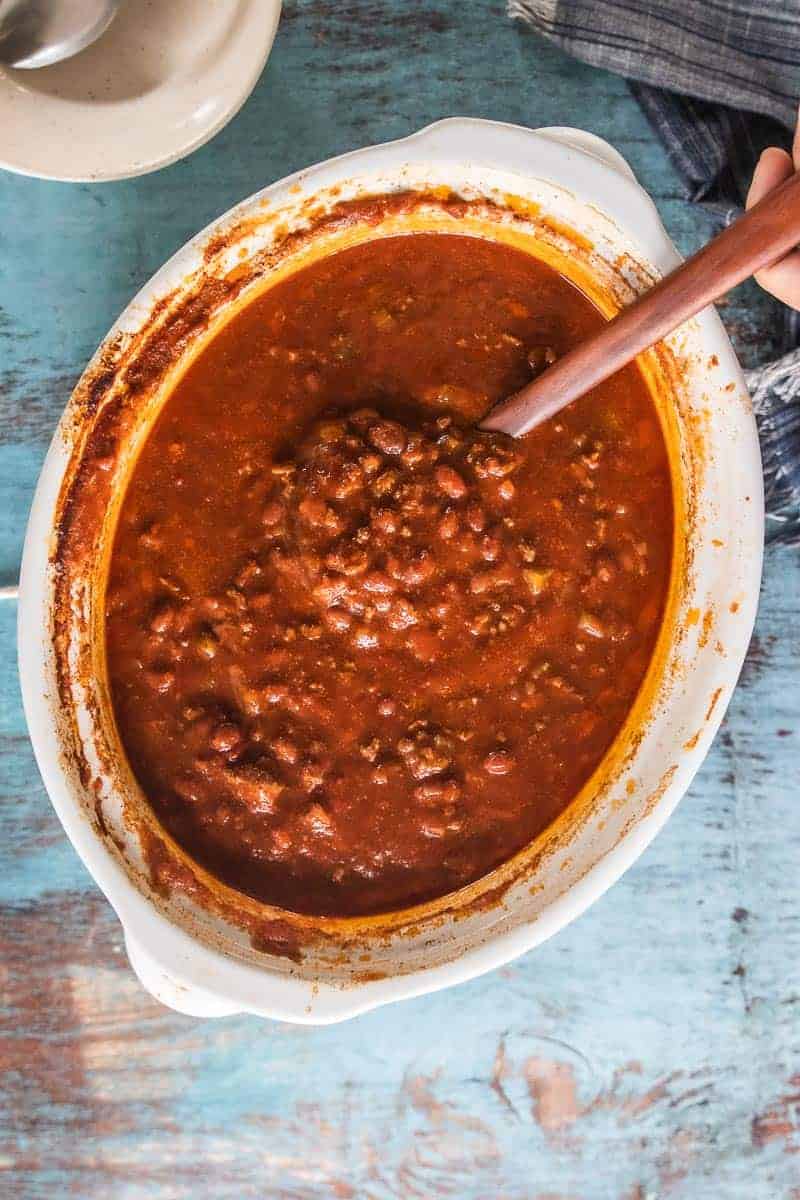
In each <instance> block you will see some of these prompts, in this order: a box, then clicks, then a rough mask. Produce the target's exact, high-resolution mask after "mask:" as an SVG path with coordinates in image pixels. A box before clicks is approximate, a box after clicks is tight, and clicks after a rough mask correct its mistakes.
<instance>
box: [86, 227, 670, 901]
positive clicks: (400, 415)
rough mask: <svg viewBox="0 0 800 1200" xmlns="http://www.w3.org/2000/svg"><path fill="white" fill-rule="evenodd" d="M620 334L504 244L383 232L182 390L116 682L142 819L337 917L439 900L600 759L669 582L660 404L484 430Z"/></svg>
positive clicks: (148, 472) (128, 565) (606, 397)
mask: <svg viewBox="0 0 800 1200" xmlns="http://www.w3.org/2000/svg"><path fill="white" fill-rule="evenodd" d="M602 320H603V318H602V316H601V315H600V314H599V313H598V312H597V310H596V309H595V308H594V307H593V305H592V304H591V303H590V302H589V301H588V300H587V298H586V297H585V296H583V295H582V294H581V293H580V292H579V291H578V290H577V289H576V288H575V287H574V286H573V285H572V284H571V283H569V282H568V281H567V280H565V279H564V278H562V277H561V276H559V275H558V274H556V273H555V272H554V271H553V270H552V269H550V268H549V267H548V266H546V265H544V264H543V263H541V262H540V261H538V260H537V259H535V258H533V257H532V256H530V255H527V254H525V253H523V252H522V251H520V250H517V249H514V248H512V247H509V246H506V245H502V244H500V243H494V242H490V241H487V240H482V239H477V238H470V237H462V236H452V235H445V234H414V235H409V236H405V237H393V238H385V239H377V240H374V241H371V242H367V243H365V244H363V245H359V246H355V247H352V248H350V249H347V250H344V251H341V252H339V253H337V254H334V255H331V256H329V257H328V258H326V259H324V260H322V261H320V262H318V263H315V264H313V265H310V266H308V267H306V268H304V269H302V270H300V271H298V272H297V273H296V274H295V275H293V276H291V277H290V278H288V279H286V280H284V281H283V282H281V283H279V284H277V285H275V286H274V287H272V288H270V289H269V290H267V291H265V292H263V293H262V294H261V295H260V296H259V297H257V298H256V299H255V300H253V301H252V302H251V303H250V304H249V305H247V306H246V307H245V308H244V309H242V310H241V311H240V312H239V313H238V314H237V315H236V316H235V317H234V318H233V319H232V320H231V321H230V322H229V323H228V324H227V326H225V327H224V328H223V329H222V330H221V332H219V333H218V334H217V335H216V337H214V338H213V339H212V341H211V342H210V343H209V345H208V346H207V347H206V348H205V349H204V350H203V351H202V353H201V354H200V355H199V356H198V358H197V359H196V360H195V362H194V363H193V365H192V366H191V367H190V368H189V370H188V371H187V373H186V374H185V375H184V376H183V377H182V378H181V379H180V381H179V382H178V384H177V385H176V386H175V388H174V390H173V391H172V393H171V395H170V396H169V397H168V399H167V401H166V403H165V405H164V408H163V410H162V412H161V414H160V416H159V418H158V420H157V422H156V424H155V426H154V428H153V430H152V432H151V433H150V435H149V437H148V439H147V441H146V444H145V446H144V449H143V451H142V453H141V455H140V458H139V460H138V462H137V464H136V466H135V469H134V471H133V474H132V477H131V480H130V483H129V485H128V488H127V492H126V495H125V498H124V502H123V505H122V511H121V516H120V520H119V526H118V529H117V533H116V539H115V544H114V547H113V553H112V558H111V565H110V572H109V580H108V589H107V613H106V648H107V666H108V676H109V683H110V688H111V694H112V700H113V707H114V713H115V718H116V722H117V726H118V729H119V733H120V736H121V740H122V743H123V745H124V748H125V751H126V753H127V755H128V758H129V761H130V763H131V766H132V769H133V771H134V773H135V775H136V777H137V779H138V781H139V783H140V785H141V787H142V789H143V792H144V794H145V796H146V798H147V800H148V802H149V803H150V805H151V806H152V808H153V809H154V811H155V813H156V814H157V816H158V818H159V819H160V821H161V822H162V824H163V825H164V827H165V828H166V829H168V830H169V832H170V833H171V834H172V835H173V837H174V838H175V839H176V840H177V841H178V843H180V845H182V846H183V847H184V848H185V849H186V851H187V852H188V853H189V854H190V855H191V856H192V857H193V858H194V859H195V860H196V861H197V862H199V863H201V864H202V865H203V866H205V867H206V868H207V869H209V870H210V871H211V872H213V873H214V874H215V875H216V876H217V877H218V878H220V879H221V880H223V881H224V882H226V883H228V884H229V885H231V886H232V887H234V888H236V889H239V890H240V891H242V892H245V893H247V894H249V895H250V896H253V897H255V898H256V899H259V900H263V901H266V902H269V903H271V904H276V905H279V906H282V907H284V908H288V909H291V910H294V911H298V912H305V913H314V914H327V915H354V914H365V913H373V912H380V911H387V910H391V909H396V908H400V907H404V906H407V905H409V904H413V903H416V902H420V901H424V900H428V899H431V898H434V897H438V896H441V895H443V894H445V893H447V892H449V891H452V890H453V889H456V888H458V887H460V886H462V885H464V884H466V883H469V882H471V881H473V880H475V879H477V878H479V877H480V876H482V875H484V874H485V873H487V872H488V871H490V870H491V869H492V868H494V867H495V866H497V865H498V864H499V863H501V862H503V861H504V860H505V859H507V858H508V857H510V856H511V855H512V854H514V853H515V852H516V851H517V850H519V849H521V848H522V847H523V846H525V845H526V844H527V843H529V842H530V841H531V840H532V839H533V838H535V837H536V836H537V835H538V834H540V833H541V832H542V831H543V830H544V829H545V828H546V827H547V826H548V825H549V824H550V823H551V822H552V821H553V820H554V818H555V817H557V816H558V814H559V813H560V812H562V811H563V810H564V808H565V807H566V806H567V805H568V804H569V802H570V801H571V800H572V799H573V798H574V796H575V795H576V794H577V792H578V791H579V790H580V788H581V786H582V785H583V784H584V783H585V782H586V780H587V779H588V778H589V776H590V775H591V774H592V772H593V771H594V769H595V768H596V767H597V766H598V764H599V763H600V761H601V760H602V758H603V756H604V755H605V753H606V751H607V750H608V748H609V746H610V745H611V743H612V742H613V740H614V738H615V736H616V734H617V733H618V732H619V730H620V728H621V726H622V724H623V723H624V721H625V718H626V716H627V714H628V712H629V710H630V707H631V704H632V703H633V700H634V698H635V696H636V694H637V691H638V690H639V688H640V686H641V683H642V680H643V678H644V675H645V673H646V671H647V667H648V664H649V661H650V658H651V656H652V652H653V648H654V645H655V641H656V638H657V635H658V630H659V626H660V621H661V617H662V614H663V609H664V604H665V597H666V592H667V587H668V581H669V572H670V565H671V553H672V525H673V509H672V492H671V481H670V472H669V463H668V458H667V452H666V447H665V444H664V439H663V436H662V432H661V427H660V423H659V420H658V417H657V414H656V411H655V408H654V406H653V403H652V400H651V397H650V395H649V392H648V390H647V387H646V385H645V383H644V380H643V378H642V376H641V375H640V373H639V371H638V369H637V368H636V367H635V366H631V367H629V368H626V369H625V370H624V371H622V372H620V373H618V374H617V375H616V376H615V377H613V378H612V379H611V380H609V381H608V382H606V383H605V384H603V385H602V386H601V387H599V388H597V389H596V390H595V391H594V392H592V393H591V394H590V395H589V396H587V397H585V398H584V399H582V400H580V401H578V402H577V403H575V404H574V405H572V406H571V407H570V408H569V409H568V410H567V411H566V412H564V413H563V414H562V415H561V416H559V417H558V418H556V419H554V420H552V421H550V422H548V423H547V424H546V425H544V426H543V427H541V428H539V429H537V430H535V431H534V432H533V433H531V434H530V435H529V436H528V437H526V438H524V439H521V440H519V441H517V442H514V441H512V440H510V439H507V438H505V437H503V436H502V435H489V434H481V433H478V432H476V431H475V428H474V426H475V424H476V423H477V422H478V421H479V419H480V418H481V416H482V415H483V414H484V413H485V412H486V411H487V410H488V409H489V408H490V407H491V406H492V405H493V404H494V403H496V402H497V401H498V400H500V399H501V398H503V397H504V396H506V395H508V394H509V393H511V392H513V391H514V390H516V389H517V388H519V387H520V386H522V384H523V383H525V382H526V381H527V380H528V379H529V378H530V377H531V374H532V373H533V372H535V371H538V370H540V369H541V368H542V367H544V366H546V364H547V363H548V362H549V361H552V359H553V358H555V357H557V356H558V355H561V354H563V353H564V352H565V351H566V350H567V349H568V348H569V347H570V346H572V345H573V344H575V343H576V342H578V341H579V340H580V339H581V338H584V337H586V336H587V335H588V334H589V333H591V332H592V331H593V330H594V329H596V328H597V327H598V325H600V324H601V322H602Z"/></svg>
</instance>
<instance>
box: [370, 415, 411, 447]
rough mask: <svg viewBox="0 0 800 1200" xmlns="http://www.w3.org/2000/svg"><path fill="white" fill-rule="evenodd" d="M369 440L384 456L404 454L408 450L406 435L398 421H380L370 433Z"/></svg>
mask: <svg viewBox="0 0 800 1200" xmlns="http://www.w3.org/2000/svg"><path fill="white" fill-rule="evenodd" d="M368 436H369V440H370V441H371V442H372V444H373V446H377V448H378V449H379V450H381V451H382V452H383V453H384V454H402V453H403V451H404V450H405V448H406V435H405V433H404V431H403V428H402V426H401V425H398V424H397V422H396V421H379V422H378V424H377V425H373V426H372V428H371V429H370V431H369V434H368Z"/></svg>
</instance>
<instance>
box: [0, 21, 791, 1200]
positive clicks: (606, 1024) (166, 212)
mask: <svg viewBox="0 0 800 1200" xmlns="http://www.w3.org/2000/svg"><path fill="white" fill-rule="evenodd" d="M452 114H467V115H476V116H485V117H492V118H496V119H500V120H507V121H515V122H518V123H520V124H530V125H547V124H571V123H572V124H577V125H582V126H584V127H586V128H589V129H593V130H595V131H596V132H597V133H599V134H601V135H602V136H604V137H607V138H609V139H610V140H611V141H612V142H614V143H615V144H616V145H617V146H618V147H619V148H620V149H621V150H622V152H623V153H624V154H625V155H626V156H627V157H628V159H629V160H630V162H631V164H632V165H633V167H634V169H635V170H636V172H637V174H638V175H639V177H640V179H642V181H643V182H644V183H645V185H646V186H647V187H648V188H649V189H650V191H651V193H652V194H653V195H654V197H655V198H656V200H657V202H658V205H659V208H660V211H661V213H662V215H663V218H664V220H665V223H666V225H667V227H668V229H669V230H670V232H671V233H672V235H673V236H674V238H675V240H676V242H677V243H678V245H679V246H680V247H681V248H682V249H683V250H684V251H686V250H690V249H692V248H693V247H695V246H696V245H698V244H699V242H700V241H701V239H702V238H703V237H704V235H705V234H706V232H707V227H706V219H705V217H704V216H703V214H702V213H700V212H698V211H697V210H692V209H690V208H689V206H688V205H686V204H685V203H684V202H683V200H682V199H681V198H680V189H679V186H678V183H677V180H676V178H675V176H674V174H673V172H672V171H671V169H670V167H669V165H668V163H667V161H666V159H665V157H664V155H663V153H662V151H661V150H660V148H659V147H658V145H657V144H656V143H655V142H654V140H653V137H652V135H651V133H650V131H649V129H648V127H647V125H646V123H645V122H644V120H643V118H642V117H641V115H640V114H639V112H638V110H637V108H636V106H635V104H634V103H633V102H632V100H631V99H630V97H629V95H628V93H627V91H626V89H625V86H624V84H623V83H621V82H620V81H619V80H617V79H615V78H613V77H612V76H609V75H606V74H604V73H603V72H600V71H595V70H592V69H590V68H587V67H583V66H580V65H578V64H576V63H573V62H571V61H569V60H567V59H566V58H564V57H563V56H562V55H561V54H560V53H558V52H556V51H554V50H552V49H550V48H548V47H546V46H544V45H543V44H542V43H541V42H540V41H538V40H537V39H535V38H534V37H532V36H531V35H529V34H527V33H526V32H524V31H522V30H521V29H518V28H516V27H515V26H514V25H512V24H511V23H510V22H508V21H507V20H506V18H505V16H504V14H503V8H502V4H501V3H498V2H496V0H495V2H493V3H488V4H487V3H484V2H483V0H459V2H458V3H456V2H455V0H453V2H452V3H444V2H440V3H426V4H416V3H414V4H412V3H408V2H404V0H387V2H385V3H377V2H376V0H373V2H369V0H337V2H336V3H334V2H333V0H306V2H302V0H290V2H288V3H287V4H286V6H285V11H284V16H283V20H282V23H281V27H280V30H279V34H278V38H277V42H276V45H275V49H274V52H273V55H272V57H271V59H270V62H269V64H268V67H267V70H266V72H265V74H264V76H263V77H262V79H261V81H260V82H259V84H258V86H257V88H256V90H255V92H254V94H253V96H252V98H251V100H250V101H249V103H248V104H247V105H246V106H245V108H244V109H243V110H242V112H241V113H240V114H239V115H238V116H237V117H236V119H235V120H234V121H233V122H232V123H231V124H230V126H228V128H227V129H226V130H225V131H224V132H223V133H221V134H220V135H219V136H218V137H217V138H216V139H215V140H214V141H213V142H212V143H211V144H210V145H209V146H207V147H205V148H204V149H202V150H200V151H199V152H198V153H197V154H195V155H194V156H193V157H191V158H190V159H189V160H187V161H186V162H184V163H181V164H178V165H176V166H174V167H171V168H169V169H167V170H165V171H162V172H160V173H159V174H156V175H152V176H148V177H145V178H143V179H139V180H134V181H131V182H127V183H121V184H109V185H102V186H97V187H93V186H88V185H86V186H84V185H60V184H52V183H43V182H40V181H36V180H29V179H21V178H17V177H14V176H10V175H0V437H1V439H2V441H1V442H0V584H3V583H7V582H10V581H12V580H13V579H14V578H15V576H16V571H17V568H18V559H19V552H20V547H21V541H22V534H23V526H24V521H25V517H26V514H27V508H28V504H29V501H30V497H31V494H32V490H33V487H34V484H35V480H36V475H37V472H38V468H39V466H40V463H41V460H42V457H43V454H44V451H45V449H46V445H47V442H48V440H49V437H50V435H51V432H52V430H53V427H54V424H55V421H56V419H57V416H58V413H59V411H60V409H61V408H62V406H63V404H64V401H65V399H66V397H67V394H68V392H69V390H70V388H71V386H72V383H73V382H74V380H75V379H76V378H77V376H78V374H79V373H80V370H81V368H82V366H83V364H84V362H85V360H86V359H87V358H88V356H89V355H90V354H91V352H92V350H93V348H94V346H95V345H96V343H97V342H98V340H99V339H100V338H101V336H102V335H103V333H104V332H105V330H106V328H107V327H108V325H109V324H110V322H111V320H112V319H113V317H114V316H115V315H116V314H117V312H118V311H119V310H120V309H121V308H122V306H123V305H124V304H125V303H126V301H127V300H128V299H129V298H130V296H131V295H132V294H133V292H135V291H136V289H137V288H138V287H139V286H140V285H141V284H142V283H143V282H144V281H145V280H146V279H147V278H148V277H149V275H150V274H151V273H152V272H153V271H154V270H155V269H156V268H157V267H158V266H159V265H160V264H161V263H162V262H163V261H164V259H165V258H166V257H167V256H168V255H169V254H170V253H171V252H172V251H173V250H174V249H176V248H177V247H178V246H179V245H180V244H181V243H182V242H183V241H184V240H185V239H186V237H187V236H188V235H190V234H191V233H193V232H194V231H196V230H197V229H198V228H200V227H201V226H203V225H204V224H205V223H206V222H207V221H209V220H210V219H211V218H212V217H213V216H215V215H216V214H217V213H219V212H220V211H222V210H224V209H225V208H227V207H228V206H229V205H230V204H231V203H233V202H234V201H236V200H238V199H240V198H241V197H243V196H245V195H247V194H248V193H250V192H251V191H253V190H255V189H256V188H258V187H260V186H262V185H264V184H265V183H267V182H269V181H271V180H273V179H276V178H279V177H280V176H282V175H284V174H286V173H287V172H288V171H292V170H295V169H296V168H298V167H300V166H303V165H305V164H308V163H311V162H314V161H316V160H319V159H322V158H326V157H328V156H329V155H331V154H335V153H338V152H340V151H344V150H348V149H351V148H353V147H356V146H360V145H365V144H368V143H371V142H375V141H380V140H383V139H387V138H391V137H396V136H400V135H402V134H405V133H408V132H410V131H412V130H414V129H416V128H419V127H420V126H422V125H424V124H426V123H427V122H429V121H431V120H435V119H436V118H438V117H442V116H447V115H452ZM0 119H2V118H1V116H0ZM723 315H724V316H725V319H726V321H727V323H728V327H729V329H730V330H731V332H732V334H733V336H734V339H735V341H736V344H737V347H738V349H739V351H740V354H741V355H742V357H743V359H744V361H745V362H746V363H751V362H754V361H756V360H758V359H759V358H760V357H763V356H766V355H769V353H770V351H771V348H772V345H773V331H774V330H775V329H776V328H777V325H778V313H777V308H776V306H775V305H774V304H772V303H771V302H770V301H769V300H768V299H767V298H765V297H763V296H762V295H761V294H760V293H759V292H758V291H757V290H756V289H755V288H752V287H746V288H743V289H740V290H739V291H738V292H737V293H736V294H734V295H733V296H732V297H730V298H729V300H728V302H727V304H726V306H725V307H724V309H723ZM15 617H16V613H15V611H14V606H13V604H11V603H9V602H7V601H5V602H0V942H2V945H1V946H0V994H1V996H2V1009H1V1010H0V1194H2V1195H3V1196H8V1197H13V1198H14V1200H16V1198H18V1197H20V1198H21V1197H24V1198H25V1200H45V1198H46V1200H56V1198H59V1197H61V1196H78V1197H81V1198H86V1200H94V1198H97V1200H100V1198H102V1200H106V1198H107V1197H109V1196H113V1197H115V1200H184V1198H185V1200H189V1198H191V1200H206V1198H208V1200H211V1198H213V1200H248V1198H251V1197H252V1198H259V1200H261V1198H263V1197H280V1198H281V1200H310V1198H312V1197H313V1198H314V1200H316V1198H318V1197H319V1198H328V1197H341V1198H347V1197H359V1198H360V1197H366V1198H368V1200H389V1198H398V1200H399V1198H403V1200H405V1198H406V1197H420V1198H426V1200H427V1198H429V1197H438V1196H441V1197H454V1198H457V1200H483V1198H487V1200H656V1198H658V1200H662V1198H664V1200H739V1198H742V1200H800V1034H799V1033H798V1013H799V1011H800V969H799V968H798V963H800V916H799V915H798V888H797V879H798V865H799V864H800V812H798V792H799V790H800V789H799V786H798V785H799V783H800V770H799V769H798V768H800V751H799V750H798V733H797V709H798V679H799V678H800V558H798V555H797V553H796V552H794V553H793V552H789V551H786V550H778V549H773V550H770V551H769V552H768V554H767V559H766V567H765V579H764V590H763V599H762V605H761V612H760V616H759V621H758V628H757V633H756V637H755V639H754V642H753V645H752V647H751V651H750V655H749V657H748V662H747V666H746V668H745V671H744V674H743V677H742V681H741V684H740V686H739V688H738V690H737V692H736V694H735V697H734V699H733V702H732V704H731V707H730V710H729V713H728V716H727V719H726V721H725V724H724V726H723V729H722V732H721V734H720V736H719V737H718V738H717V741H716V744H715V746H714V748H713V750H712V752H711V754H710V755H709V758H708V760H707V762H706V764H705V766H704V767H703V769H702V771H701V772H700V774H699V776H698V778H697V780H696V782H695V784H694V785H693V787H692V789H691V792H690V793H689V795H688V796H687V797H686V798H685V799H684V801H683V802H682V804H681V806H680V808H679V810H678V812H677V814H676V815H675V816H674V817H673V818H672V820H671V821H670V823H669V825H668V827H667V829H666V830H665V831H664V832H663V833H662V834H661V836H660V837H659V838H658V839H657V840H656V842H655V843H654V844H653V846H652V847H651V848H650V849H649V850H648V851H647V853H646V854H645V855H644V856H643V858H642V859H641V860H640V861H639V863H638V864H637V865H636V866H635V867H634V868H633V869H632V870H631V871H630V872H628V874H627V875H626V876H625V877H624V878H623V880H622V881H621V882H620V883H618V884H617V885H616V887H614V888H613V889H612V890H611V892H609V893H608V894H607V895H606V896H605V897H604V898H603V899H602V900H601V901H600V902H599V903H598V904H596V905H595V906H594V907H593V908H592V909H591V911H590V912H589V913H587V914H586V915H585V916H584V917H582V918H581V919H580V920H579V921H577V922H576V923H575V924H573V925H572V926H570V927H569V928H568V929H566V930H565V931H564V932H562V933H561V934H560V935H559V936H558V937H557V938H555V939H554V940H553V941H551V942H550V943H548V944H547V945H545V946H544V947H541V948H540V949H538V950H536V951H535V952H533V953H531V954H529V955H528V956H527V957H525V958H523V959H522V960H520V961H518V962H517V963H515V964H514V965H512V966H510V967H508V968H506V969H504V970H501V971H496V972H495V973H494V974H492V975H489V976H487V977H485V978H483V979H480V980H477V981H475V982H473V983H471V984H467V985H465V986H462V987H460V988H458V989H455V990H451V991H449V992H445V993H441V994H439V995H436V996H431V997H427V998H423V999H419V1000H416V1001H412V1002H407V1003H404V1004H402V1005H396V1006H393V1007H389V1008H387V1009H383V1010H380V1011H378V1012H376V1013H372V1014H370V1015H368V1016H366V1017H363V1018H360V1019H359V1020H356V1021H353V1022H351V1023H349V1024H347V1025H343V1026H338V1027H333V1028H328V1029H320V1030H313V1029H298V1028H291V1027H287V1026H279V1025H272V1024H267V1023H262V1022H259V1021H257V1020H255V1019H250V1018H246V1017H241V1018H234V1019H229V1020H223V1021H219V1022H216V1023H209V1022H206V1023H203V1022H198V1021H194V1020H190V1019H188V1018H183V1017H180V1016H177V1015H176V1014H173V1013H171V1012H169V1011H168V1010H166V1009H164V1008H161V1007H160V1006H159V1005H158V1004H156V1003H155V1002H154V1001H152V1000H150V999H149V998H148V997H147V996H146V995H145V994H144V993H143V992H142V990H141V988H140V987H139V985H138V984H137V982H136V980H135V979H134V977H133V975H132V973H131V971H130V969H129V968H128V966H127V962H126V959H125V955H124V950H123V947H122V939H121V935H120V930H119V926H118V924H117V922H116V919H115V918H114V915H113V913H112V911H111V909H110V908H109V906H108V905H107V904H106V902H105V901H104V899H103V898H102V897H101V896H100V894H99V893H98V891H97V889H96V888H95V887H94V886H93V884H92V882H91V880H90V879H89V878H88V876H87V875H86V873H85V871H84V870H83V868H82V867H81V865H80V863H79V862H78V860H77V858H76V856H75V854H74V852H73V851H72V849H71V847H70V846H69V844H68V842H67V841H66V838H65V837H64V835H63V833H62V831H61V827H60V825H59V824H58V821H57V819H56V817H55V815H54V814H53V812H52V810H51V808H50V806H49V803H48V801H47V797H46V795H45V793H44V790H43V788H42V785H41V783H40V781H39V778H38V775H37V772H36V768H35V765H34V762H33V758H32V754H31V750H30V746H29V743H28V739H27V735H26V732H25V725H24V721H23V716H22V711H21V706H20V699H19V689H18V683H17V678H16V667H15V658H14V622H15Z"/></svg>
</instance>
